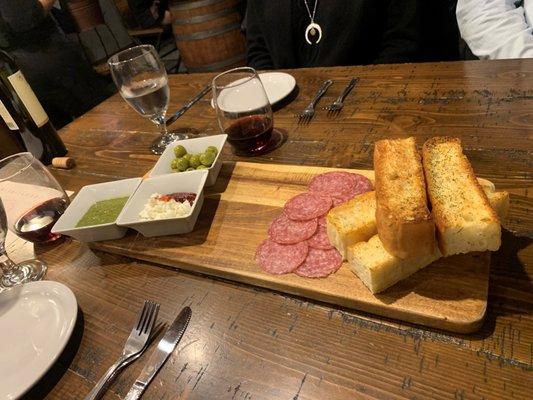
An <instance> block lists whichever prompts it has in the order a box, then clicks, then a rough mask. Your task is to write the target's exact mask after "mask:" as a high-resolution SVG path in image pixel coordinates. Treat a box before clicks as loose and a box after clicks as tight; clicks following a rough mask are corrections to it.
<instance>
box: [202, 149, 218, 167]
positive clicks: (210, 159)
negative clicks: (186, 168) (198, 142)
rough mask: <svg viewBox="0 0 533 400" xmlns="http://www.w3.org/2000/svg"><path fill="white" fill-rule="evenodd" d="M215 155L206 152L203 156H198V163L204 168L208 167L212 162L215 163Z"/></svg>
mask: <svg viewBox="0 0 533 400" xmlns="http://www.w3.org/2000/svg"><path fill="white" fill-rule="evenodd" d="M215 158H216V154H214V153H212V152H210V151H206V152H205V153H204V154H202V155H201V156H200V162H201V163H202V164H203V165H205V166H206V167H210V166H211V165H213V161H215Z"/></svg>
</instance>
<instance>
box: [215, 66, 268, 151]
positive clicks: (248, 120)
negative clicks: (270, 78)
mask: <svg viewBox="0 0 533 400" xmlns="http://www.w3.org/2000/svg"><path fill="white" fill-rule="evenodd" d="M213 102H214V105H215V109H216V112H217V118H218V124H219V126H220V129H221V130H222V131H223V132H225V133H226V134H227V135H228V142H229V143H230V144H231V145H232V146H233V148H234V149H235V151H236V153H237V154H241V155H254V154H258V153H260V152H262V151H263V150H265V148H266V147H267V146H268V145H269V143H270V139H271V137H272V129H273V127H274V118H273V115H272V108H271V107H270V102H269V101H268V97H267V94H266V92H265V88H264V87H263V83H262V82H261V79H259V76H258V75H257V72H256V71H255V70H254V69H253V68H249V67H240V68H234V69H230V70H229V71H226V72H223V73H221V74H219V75H217V76H216V77H215V78H214V79H213Z"/></svg>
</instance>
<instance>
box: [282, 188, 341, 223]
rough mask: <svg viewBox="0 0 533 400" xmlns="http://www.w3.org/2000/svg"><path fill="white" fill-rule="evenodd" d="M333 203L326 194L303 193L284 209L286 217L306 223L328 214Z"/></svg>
mask: <svg viewBox="0 0 533 400" xmlns="http://www.w3.org/2000/svg"><path fill="white" fill-rule="evenodd" d="M332 204H333V201H332V199H331V196H329V195H328V194H326V193H318V192H316V193H302V194H299V195H296V196H294V197H293V198H292V199H290V200H289V201H288V202H287V203H286V204H285V208H284V212H285V215H287V217H289V218H290V219H292V220H295V221H306V220H310V219H313V218H318V217H320V216H321V215H323V214H326V213H327V212H328V211H329V209H330V208H331V206H332Z"/></svg>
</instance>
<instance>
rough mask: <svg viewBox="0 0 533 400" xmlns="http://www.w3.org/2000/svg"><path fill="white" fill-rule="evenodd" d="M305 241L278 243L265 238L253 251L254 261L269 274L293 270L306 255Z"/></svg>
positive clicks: (286, 272) (285, 272)
mask: <svg viewBox="0 0 533 400" xmlns="http://www.w3.org/2000/svg"><path fill="white" fill-rule="evenodd" d="M307 253H308V247H307V243H306V242H300V243H297V244H279V243H276V242H274V241H272V240H270V239H266V240H265V241H264V242H263V243H261V244H260V245H259V247H258V248H257V251H256V253H255V259H256V262H257V263H258V264H259V265H260V266H261V268H262V269H263V270H264V271H266V272H269V273H271V274H275V275H280V274H288V273H289V272H293V271H294V270H295V269H296V268H298V266H299V265H300V264H302V263H303V262H304V260H305V258H306V256H307Z"/></svg>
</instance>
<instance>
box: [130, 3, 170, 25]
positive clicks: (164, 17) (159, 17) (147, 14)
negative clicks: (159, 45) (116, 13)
mask: <svg viewBox="0 0 533 400" xmlns="http://www.w3.org/2000/svg"><path fill="white" fill-rule="evenodd" d="M128 6H129V7H130V10H131V12H132V13H133V16H134V18H135V20H136V21H137V23H138V24H139V26H140V27H141V28H144V29H147V28H153V27H155V26H161V25H169V24H170V21H171V16H170V11H169V9H168V0H128Z"/></svg>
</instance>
